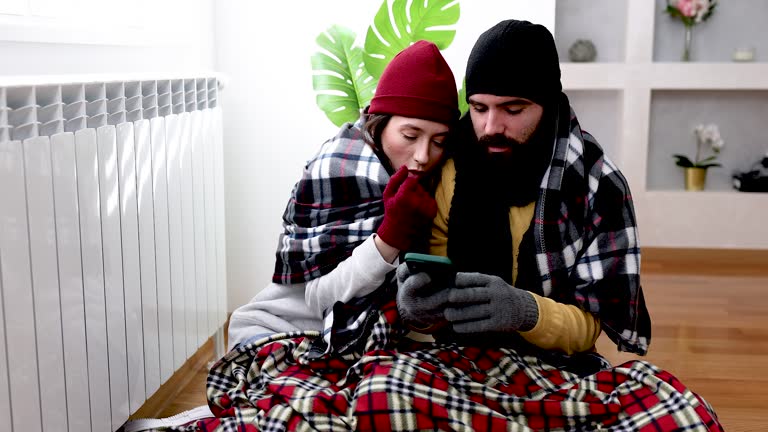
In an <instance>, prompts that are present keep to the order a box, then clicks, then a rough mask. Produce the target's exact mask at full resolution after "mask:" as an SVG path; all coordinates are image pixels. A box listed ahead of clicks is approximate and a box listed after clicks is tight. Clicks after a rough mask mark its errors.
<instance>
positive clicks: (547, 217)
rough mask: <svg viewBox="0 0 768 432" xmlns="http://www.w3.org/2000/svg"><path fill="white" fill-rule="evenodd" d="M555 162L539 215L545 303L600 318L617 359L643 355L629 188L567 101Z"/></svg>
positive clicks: (646, 337) (644, 325)
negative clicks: (549, 300) (568, 306)
mask: <svg viewBox="0 0 768 432" xmlns="http://www.w3.org/2000/svg"><path fill="white" fill-rule="evenodd" d="M561 106H562V107H563V110H562V111H561V113H560V118H559V119H558V122H559V127H558V133H557V142H556V144H555V150H554V155H553V157H552V162H551V164H550V167H549V169H548V170H547V172H546V173H545V174H544V178H543V180H542V183H541V192H540V198H539V200H538V201H537V203H536V210H535V215H534V224H535V231H534V235H535V238H536V252H537V254H536V263H537V265H538V268H539V273H540V276H541V280H542V288H543V292H544V295H545V296H547V297H551V298H553V299H555V300H557V301H560V302H563V303H575V304H578V305H580V306H581V308H582V309H584V310H586V311H588V312H592V313H594V314H595V315H598V316H599V317H600V321H601V326H602V328H603V330H605V332H606V334H607V335H608V336H609V337H610V338H611V340H613V341H614V342H615V343H616V345H617V346H618V349H619V350H620V351H631V352H635V353H638V354H641V355H642V354H645V353H646V351H647V350H648V344H649V343H650V337H651V320H650V316H649V315H648V310H647V309H646V306H645V299H644V298H643V292H642V288H641V286H640V247H639V244H638V234H637V220H636V218H635V210H634V207H633V204H632V195H631V193H630V190H629V185H628V184H627V181H626V179H625V178H624V176H623V175H622V174H621V172H620V171H619V170H618V169H617V168H616V166H615V165H614V164H613V162H611V160H610V159H609V158H608V157H607V156H606V155H605V154H604V153H603V150H602V148H601V147H600V145H599V144H598V143H597V140H595V138H594V137H593V136H592V135H590V134H589V133H587V132H586V131H584V130H582V129H581V126H580V124H579V121H578V119H577V118H576V114H575V113H574V111H573V109H571V108H570V103H569V102H568V98H567V96H566V95H565V94H561Z"/></svg>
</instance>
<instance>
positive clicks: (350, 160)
mask: <svg viewBox="0 0 768 432" xmlns="http://www.w3.org/2000/svg"><path fill="white" fill-rule="evenodd" d="M362 124H363V118H362V117H361V118H360V119H359V120H358V121H357V122H356V123H355V124H349V123H347V124H345V125H344V126H342V128H341V130H340V131H339V133H338V134H337V135H336V136H335V137H334V138H332V139H330V140H328V141H326V142H325V143H324V144H323V145H322V146H321V147H320V150H319V151H318V153H317V155H315V157H314V158H313V159H311V160H310V161H309V162H307V165H306V166H305V167H304V173H303V175H302V178H301V180H299V182H298V183H296V185H295V186H294V188H293V191H292V192H291V198H290V200H289V201H288V205H287V206H286V208H285V212H284V214H283V232H282V233H281V234H280V238H279V240H278V246H277V253H276V255H277V259H276V262H275V272H274V275H273V276H272V281H273V282H275V283H280V284H295V283H302V282H307V281H309V280H312V279H316V278H318V277H320V276H323V275H325V274H328V273H329V272H330V271H332V270H333V269H334V268H336V266H337V265H338V264H339V263H340V262H342V261H344V260H345V259H346V258H347V257H349V255H351V254H352V250H354V248H355V247H357V246H358V245H360V243H362V242H363V241H364V240H365V239H366V238H368V237H370V236H371V235H372V234H373V233H374V232H375V230H376V228H377V227H378V226H379V224H380V223H381V220H382V219H383V217H384V203H383V200H382V194H383V193H384V188H385V187H386V184H387V182H388V181H389V177H390V175H389V173H388V172H387V170H386V169H385V168H384V166H383V165H382V163H381V161H380V160H379V158H378V157H377V156H376V154H375V153H374V151H373V149H372V148H371V147H370V146H369V145H367V144H366V143H365V141H364V140H363V135H362V130H361V127H362Z"/></svg>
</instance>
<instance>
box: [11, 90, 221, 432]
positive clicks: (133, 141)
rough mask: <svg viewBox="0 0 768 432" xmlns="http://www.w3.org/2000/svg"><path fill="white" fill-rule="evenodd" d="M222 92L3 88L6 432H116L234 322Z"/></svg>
mask: <svg viewBox="0 0 768 432" xmlns="http://www.w3.org/2000/svg"><path fill="white" fill-rule="evenodd" d="M218 88H219V86H218V80H217V78H215V77H200V78H190V79H185V78H183V79H139V80H133V81H130V80H129V81H116V80H111V79H110V80H100V81H96V82H94V81H87V82H76V81H70V82H67V83H33V84H31V85H13V84H12V85H8V86H5V87H3V86H2V85H0V430H3V431H14V432H20V431H46V432H48V431H70V432H81V431H94V432H104V431H113V430H116V429H117V428H119V427H120V426H121V425H122V424H123V422H125V420H126V419H127V418H128V416H129V414H131V413H133V412H135V411H136V410H137V409H138V408H139V407H140V406H141V405H142V403H144V401H145V400H146V399H147V398H148V397H149V396H151V395H152V394H153V393H154V392H155V391H156V390H157V389H158V387H159V386H160V385H161V384H162V383H163V382H165V381H166V380H167V379H168V378H169V377H170V376H171V375H172V374H173V372H174V371H176V370H177V369H178V368H179V366H181V365H182V364H183V363H184V361H185V360H186V359H188V358H189V357H190V356H191V355H192V354H193V353H194V352H195V351H196V350H197V349H198V348H199V347H200V346H201V345H202V344H203V343H204V342H205V341H206V340H207V339H208V337H209V336H211V335H212V334H213V333H215V332H216V331H217V330H218V329H219V328H220V327H221V326H222V325H223V324H224V321H225V320H226V279H225V256H224V248H225V244H224V196H223V173H222V132H221V130H222V118H221V109H220V108H219V107H218V106H217V95H218Z"/></svg>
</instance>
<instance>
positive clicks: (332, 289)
mask: <svg viewBox="0 0 768 432" xmlns="http://www.w3.org/2000/svg"><path fill="white" fill-rule="evenodd" d="M375 235H376V234H373V235H372V236H370V237H368V238H367V239H366V240H365V241H364V242H363V243H362V244H360V246H358V247H356V248H355V250H354V251H352V255H351V256H350V257H349V258H347V259H346V260H344V261H342V262H341V263H340V264H339V265H338V266H337V267H336V268H335V269H333V271H331V272H330V273H328V274H327V275H324V276H321V277H319V278H317V279H313V280H311V281H309V282H307V285H306V290H305V291H304V299H305V300H306V302H307V306H309V309H310V310H311V311H313V312H314V313H315V314H317V316H323V311H325V310H326V309H328V308H329V307H331V306H333V305H334V303H336V302H337V301H342V302H346V301H349V300H350V299H353V298H355V297H362V296H364V295H366V294H369V293H371V292H373V291H374V290H375V289H376V288H378V287H380V286H381V284H383V283H384V280H385V278H386V275H387V273H389V272H391V271H392V270H394V269H396V268H397V265H398V264H399V258H395V262H394V263H392V264H390V263H388V262H386V261H385V260H384V258H382V256H381V253H379V250H378V249H377V248H376V243H374V241H373V239H374V236H375Z"/></svg>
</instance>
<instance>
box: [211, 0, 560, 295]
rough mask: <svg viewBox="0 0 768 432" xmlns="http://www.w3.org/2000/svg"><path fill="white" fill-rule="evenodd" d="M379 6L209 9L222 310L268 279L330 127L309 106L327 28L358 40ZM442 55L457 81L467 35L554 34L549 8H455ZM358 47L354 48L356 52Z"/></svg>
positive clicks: (491, 4)
mask: <svg viewBox="0 0 768 432" xmlns="http://www.w3.org/2000/svg"><path fill="white" fill-rule="evenodd" d="M380 5H381V2H380V1H379V0H366V1H362V2H361V1H359V0H325V1H322V2H319V1H303V2H270V3H266V2H254V1H246V0H219V1H218V2H217V4H216V17H215V30H216V40H217V45H216V46H217V52H216V65H217V69H218V70H219V71H221V72H224V73H225V74H226V75H228V76H229V78H230V81H229V83H228V84H227V87H226V88H225V90H224V91H223V92H222V106H223V109H224V110H225V116H224V131H225V132H224V135H225V136H224V138H225V143H226V146H225V150H224V152H225V154H224V165H225V176H226V177H225V189H226V211H227V263H228V266H227V274H228V287H229V308H230V310H233V309H234V308H236V307H237V306H239V305H241V304H243V303H245V302H247V301H248V300H250V298H251V297H253V295H255V294H256V293H257V292H258V291H259V290H261V289H262V288H263V287H264V286H266V285H267V284H268V283H269V281H270V278H271V276H272V271H273V267H274V261H275V259H274V252H275V247H276V245H277V237H278V234H279V232H280V228H281V216H282V212H283V209H284V208H285V204H286V202H287V200H288V197H289V195H290V191H291V188H292V186H293V184H294V183H295V182H296V181H297V180H298V179H299V176H300V175H301V169H302V167H303V166H304V164H305V162H306V161H307V159H309V158H311V157H312V156H313V154H314V152H315V151H316V149H317V148H318V147H319V146H320V144H321V143H322V142H323V141H325V140H326V139H328V138H330V137H331V136H333V135H334V134H335V133H336V130H337V128H336V127H335V126H333V124H332V123H331V122H330V121H329V120H327V119H326V117H325V115H324V114H323V113H322V111H320V109H319V108H317V106H316V105H315V97H314V93H313V90H312V68H311V65H310V56H311V55H312V54H313V53H314V52H315V51H316V45H315V38H316V37H317V36H318V35H319V34H320V32H321V31H323V30H325V29H326V28H327V27H329V26H331V25H332V24H339V25H343V26H345V27H348V28H350V29H352V30H353V31H355V33H356V34H357V36H358V39H359V40H360V41H362V40H363V39H364V37H365V33H366V31H367V28H368V25H369V24H370V23H371V22H372V21H373V17H374V16H375V14H376V11H377V10H378V8H379V6H380ZM460 5H461V18H460V20H459V23H458V27H457V28H458V31H457V33H456V38H455V39H454V42H453V44H452V45H451V46H450V47H449V48H448V49H446V50H445V52H444V55H445V57H446V59H447V61H448V62H449V64H450V65H451V67H452V68H453V71H454V75H455V76H456V79H457V81H458V80H461V79H462V78H463V76H464V63H465V61H466V58H467V56H468V55H469V50H470V49H471V47H472V45H473V44H474V42H475V40H476V39H477V36H478V35H479V34H480V33H481V32H482V31H484V30H485V29H487V28H488V27H490V26H492V25H493V24H495V23H496V22H498V21H500V20H502V19H506V18H525V19H530V20H532V21H535V22H539V23H542V24H544V25H546V26H547V27H548V28H550V29H553V28H554V21H555V16H554V0H547V1H538V2H529V1H524V0H514V1H510V0H505V1H502V0H472V1H468V0H463V1H461V2H460ZM359 44H360V45H362V42H360V43H359Z"/></svg>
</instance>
